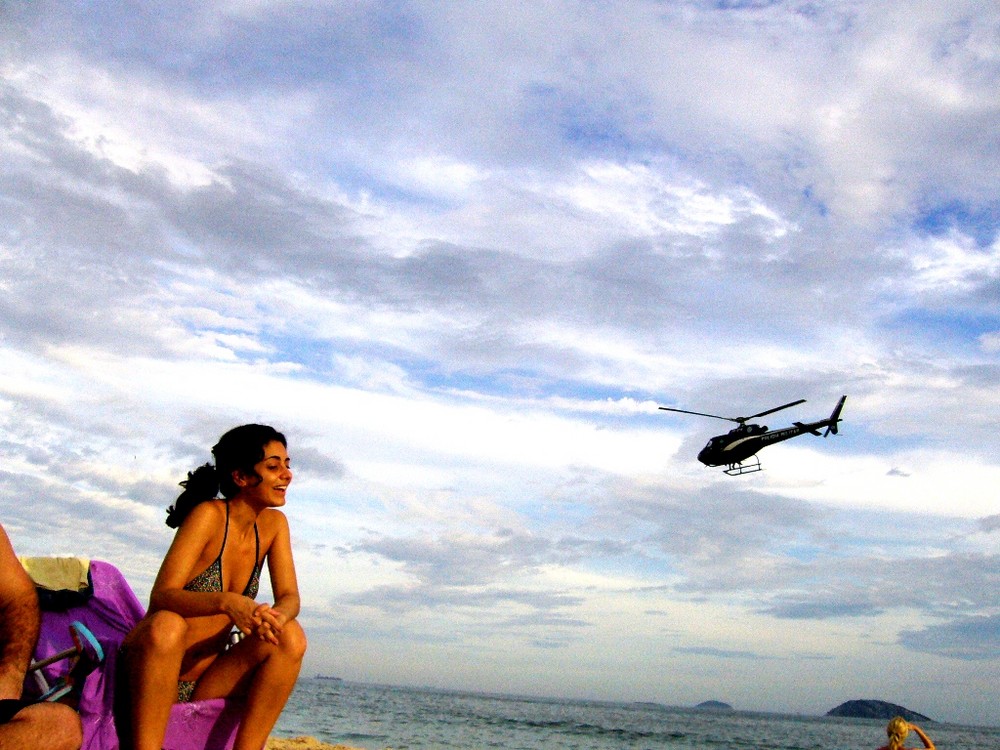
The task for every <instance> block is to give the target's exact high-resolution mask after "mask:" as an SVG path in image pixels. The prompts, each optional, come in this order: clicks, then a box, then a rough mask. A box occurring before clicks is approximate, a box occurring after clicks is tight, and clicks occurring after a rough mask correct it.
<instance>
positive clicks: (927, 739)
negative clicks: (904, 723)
mask: <svg viewBox="0 0 1000 750" xmlns="http://www.w3.org/2000/svg"><path fill="white" fill-rule="evenodd" d="M910 729H912V730H913V731H914V732H916V733H917V736H918V737H919V738H920V741H921V742H923V743H924V747H925V748H926V749H927V750H934V743H933V742H931V738H930V737H928V736H927V735H926V734H924V730H923V729H921V728H920V727H918V726H917V725H916V724H910Z"/></svg>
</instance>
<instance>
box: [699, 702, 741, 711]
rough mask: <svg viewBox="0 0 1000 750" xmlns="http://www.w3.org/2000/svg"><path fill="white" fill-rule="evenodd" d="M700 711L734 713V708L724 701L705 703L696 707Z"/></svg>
mask: <svg viewBox="0 0 1000 750" xmlns="http://www.w3.org/2000/svg"><path fill="white" fill-rule="evenodd" d="M695 708H697V709H698V710H700V711H732V710H733V707H732V706H730V705H729V704H728V703H723V702H722V701H704V702H702V703H699V704H698V705H697V706H695Z"/></svg>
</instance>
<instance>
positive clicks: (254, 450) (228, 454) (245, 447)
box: [167, 424, 288, 529]
mask: <svg viewBox="0 0 1000 750" xmlns="http://www.w3.org/2000/svg"><path fill="white" fill-rule="evenodd" d="M270 442H278V443H281V444H282V445H284V446H285V447H286V448H287V447H288V443H287V442H286V441H285V436H284V435H282V434H281V433H280V432H278V431H277V430H276V429H274V428H273V427H268V426H267V425H263V424H245V425H242V426H241V427H234V428H233V429H231V430H230V431H229V432H227V433H226V434H225V435H223V436H222V437H221V438H219V442H218V443H216V444H215V447H214V448H212V455H213V456H214V457H215V465H214V466H213V465H212V464H205V465H204V466H199V467H198V468H197V469H195V470H194V471H189V472H188V476H187V479H185V480H184V481H183V482H181V483H180V484H181V487H183V488H184V491H183V492H182V493H181V494H180V495H179V496H178V497H177V500H176V501H175V502H174V504H173V505H171V506H170V507H169V508H167V526H169V527H170V528H172V529H176V528H178V527H179V526H180V525H181V523H183V522H184V519H185V518H187V515H188V513H190V512H191V509H192V508H194V506H196V505H197V504H198V503H201V502H204V501H205V500H212V499H214V498H215V497H216V496H217V495H218V494H219V492H222V496H223V497H224V498H226V500H229V499H230V498H232V497H235V496H236V494H237V493H238V492H239V487H237V486H236V483H235V482H234V481H233V472H234V471H240V472H242V473H244V474H246V475H247V476H255V477H257V478H258V479H260V476H259V475H258V474H257V472H255V471H254V468H253V467H254V466H255V465H256V464H258V463H260V462H261V461H263V460H264V446H265V445H267V444H268V443H270Z"/></svg>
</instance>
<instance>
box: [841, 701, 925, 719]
mask: <svg viewBox="0 0 1000 750" xmlns="http://www.w3.org/2000/svg"><path fill="white" fill-rule="evenodd" d="M826 715H827V716H841V717H846V718H850V719H884V720H886V721H888V720H889V719H891V718H892V717H894V716H902V717H903V718H904V719H906V720H907V721H913V722H917V721H923V722H927V721H930V722H933V721H934V720H933V719H929V718H928V717H926V716H924V715H923V714H918V713H917V712H916V711H911V710H910V709H908V708H904V707H903V706H897V705H896V704H895V703H888V702H886V701H879V700H872V699H863V700H853V701H846V702H845V703H841V704H840V705H839V706H837V707H836V708H832V709H830V710H829V711H827V712H826Z"/></svg>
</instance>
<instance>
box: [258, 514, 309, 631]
mask: <svg viewBox="0 0 1000 750" xmlns="http://www.w3.org/2000/svg"><path fill="white" fill-rule="evenodd" d="M265 512H266V513H267V516H268V519H267V520H268V523H269V525H270V524H273V528H274V536H273V538H272V541H271V544H270V546H269V547H268V551H267V555H266V557H267V569H268V573H269V574H270V577H271V591H272V592H273V593H274V604H273V605H267V604H261V605H258V607H257V609H256V611H255V612H254V614H255V615H256V616H258V617H260V618H261V625H260V627H259V628H258V629H257V636H258V637H259V638H261V639H263V640H268V641H271V642H276V641H277V635H278V634H280V633H281V628H282V626H283V625H284V624H285V623H286V622H288V621H289V620H294V619H295V618H296V617H298V614H299V606H300V600H299V584H298V580H297V578H296V576H295V562H294V560H293V559H292V542H291V535H290V533H289V530H288V519H287V518H285V515H284V513H282V512H281V511H278V510H268V511H265Z"/></svg>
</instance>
